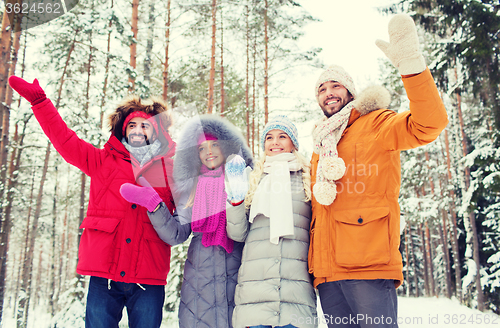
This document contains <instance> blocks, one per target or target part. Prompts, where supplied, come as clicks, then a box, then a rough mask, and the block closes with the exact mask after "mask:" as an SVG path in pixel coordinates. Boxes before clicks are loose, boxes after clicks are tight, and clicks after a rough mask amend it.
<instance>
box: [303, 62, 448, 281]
mask: <svg viewBox="0 0 500 328" xmlns="http://www.w3.org/2000/svg"><path fill="white" fill-rule="evenodd" d="M403 83H404V87H405V89H406V92H407V95H408V98H409V100H410V110H409V111H405V112H402V113H396V112H394V111H392V110H388V109H378V108H370V105H366V104H364V105H363V106H361V104H357V103H355V105H356V107H355V108H356V109H353V110H352V112H351V116H350V118H349V122H348V125H347V128H346V129H345V131H344V133H343V135H342V138H341V139H340V141H339V143H338V145H337V150H338V154H339V157H341V158H342V159H343V160H344V162H345V164H346V167H347V170H346V173H345V175H344V176H343V177H342V178H341V179H340V180H338V181H337V192H338V194H337V198H336V199H335V201H334V202H333V203H332V204H331V205H328V206H324V205H321V204H319V203H318V202H317V201H316V199H315V198H314V197H313V200H312V212H313V216H312V221H311V230H310V235H311V238H310V239H311V242H310V248H309V259H308V260H309V272H310V273H312V274H313V275H314V278H315V279H314V286H315V287H316V286H317V285H318V284H320V283H323V282H328V281H337V280H345V279H394V281H395V285H396V287H398V286H400V285H401V283H402V282H403V263H402V258H401V254H400V252H399V244H400V230H399V228H400V210H399V204H398V196H399V188H400V185H401V172H400V171H401V163H400V157H399V154H400V151H401V150H406V149H410V148H416V147H418V146H422V145H425V144H428V143H430V142H432V141H434V140H435V139H436V138H437V137H438V136H439V134H440V133H441V131H442V130H443V129H444V128H445V127H446V125H447V124H448V117H447V114H446V109H445V107H444V105H443V102H442V101H441V98H440V96H439V93H438V90H437V88H436V85H435V83H434V80H433V78H432V75H431V73H430V71H429V69H426V70H425V71H424V72H422V73H420V74H418V75H415V76H412V77H407V78H405V77H404V78H403ZM359 98H361V97H359ZM358 105H359V106H358ZM358 108H363V111H362V112H360V110H359V109H358ZM318 160H319V155H318V154H316V153H314V154H313V156H312V159H311V164H312V170H311V183H312V185H314V183H315V182H316V170H317V167H318Z"/></svg>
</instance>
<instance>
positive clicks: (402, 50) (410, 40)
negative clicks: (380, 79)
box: [375, 14, 427, 75]
mask: <svg viewBox="0 0 500 328" xmlns="http://www.w3.org/2000/svg"><path fill="white" fill-rule="evenodd" d="M375 44H376V45H377V47H379V48H380V49H381V50H382V51H383V52H384V53H385V55H386V56H387V57H388V58H389V59H390V60H391V62H392V64H393V65H394V66H395V67H396V68H397V69H399V73H400V74H401V75H410V74H418V73H422V72H423V71H424V70H425V68H426V67H427V66H426V64H425V59H424V56H422V53H421V52H420V49H419V42H418V35H417V28H416V27H415V22H414V21H413V19H412V18H411V17H410V16H409V15H407V14H397V15H395V16H394V17H393V18H392V19H391V21H390V22H389V43H387V42H385V41H382V40H377V41H375Z"/></svg>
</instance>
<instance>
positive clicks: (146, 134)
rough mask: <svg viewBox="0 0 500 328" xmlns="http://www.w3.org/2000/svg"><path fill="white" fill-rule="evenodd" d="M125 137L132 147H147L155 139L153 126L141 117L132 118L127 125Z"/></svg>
mask: <svg viewBox="0 0 500 328" xmlns="http://www.w3.org/2000/svg"><path fill="white" fill-rule="evenodd" d="M125 136H126V138H127V142H128V144H129V145H131V146H132V147H141V146H145V145H149V144H151V143H153V141H155V139H156V134H155V130H154V128H153V125H152V124H151V122H149V121H148V120H146V119H145V118H142V117H134V118H133V119H131V120H130V121H129V122H128V123H127V128H126V130H125Z"/></svg>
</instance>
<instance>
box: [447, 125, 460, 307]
mask: <svg viewBox="0 0 500 328" xmlns="http://www.w3.org/2000/svg"><path fill="white" fill-rule="evenodd" d="M444 138H445V149H446V167H447V172H448V175H447V181H446V185H450V184H451V181H452V178H453V177H452V174H451V154H450V143H449V140H448V129H445V130H444ZM449 197H450V204H449V207H450V216H451V229H450V231H451V249H452V252H453V267H454V272H455V296H456V297H457V299H458V300H459V302H460V303H462V302H463V296H462V275H461V272H460V255H459V251H458V231H457V230H458V229H457V215H456V211H455V192H454V190H453V188H450V190H449Z"/></svg>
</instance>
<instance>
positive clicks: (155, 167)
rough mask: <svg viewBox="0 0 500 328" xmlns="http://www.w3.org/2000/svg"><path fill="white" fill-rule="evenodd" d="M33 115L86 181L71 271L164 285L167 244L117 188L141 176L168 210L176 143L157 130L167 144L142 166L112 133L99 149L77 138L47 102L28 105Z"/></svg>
mask: <svg viewBox="0 0 500 328" xmlns="http://www.w3.org/2000/svg"><path fill="white" fill-rule="evenodd" d="M33 112H34V114H35V117H36V119H37V120H38V122H39V123H40V125H41V127H42V129H43V131H44V132H45V134H46V135H47V136H48V137H49V139H50V141H51V142H52V144H53V145H54V147H55V149H56V150H57V151H58V152H59V154H60V155H61V156H62V157H63V158H64V159H65V160H66V161H67V162H68V163H70V164H72V165H74V166H76V167H78V168H79V169H80V170H82V171H83V172H84V173H85V174H87V175H88V176H89V177H90V197H89V203H88V209H87V216H86V217H85V219H84V220H83V223H82V225H81V226H80V228H81V229H84V231H83V233H82V237H81V241H80V248H79V258H78V266H77V269H76V271H77V272H78V273H79V274H82V275H90V276H97V277H102V278H106V279H112V280H114V281H121V282H125V283H139V284H150V285H165V284H166V279H167V273H168V271H169V269H170V245H168V244H166V243H164V242H163V241H162V240H161V239H160V238H159V237H158V235H157V234H156V231H155V229H154V228H153V226H152V224H151V222H150V220H149V217H148V215H147V210H146V208H144V207H142V206H139V205H136V204H131V203H129V202H127V201H126V200H125V199H123V197H122V196H121V195H120V192H119V190H120V186H121V185H122V184H124V183H126V182H130V183H136V181H137V179H138V178H139V177H140V176H143V177H145V178H146V179H147V180H148V182H149V183H150V184H151V185H152V186H153V187H154V188H155V190H156V191H157V192H158V194H159V195H160V196H161V198H162V199H163V201H164V202H165V204H167V206H168V208H169V209H170V211H171V212H173V209H174V202H173V198H172V195H171V192H170V188H169V185H168V181H167V176H171V172H172V159H171V157H172V156H173V155H174V152H175V143H174V142H173V141H172V139H171V138H170V136H169V135H168V133H167V132H166V131H164V130H162V131H163V135H164V137H165V139H166V142H164V143H166V144H163V145H162V146H163V148H162V154H161V156H157V157H155V158H154V159H153V160H151V161H150V162H149V163H147V164H146V165H145V166H143V167H142V168H141V167H140V166H139V164H138V163H137V161H135V159H134V158H131V157H130V154H129V152H128V150H127V149H126V148H125V147H124V146H123V144H122V143H121V142H120V141H119V140H118V138H117V137H116V136H115V135H114V134H112V135H111V137H110V138H109V140H108V142H107V143H106V144H105V146H104V149H99V148H96V147H94V146H93V145H91V144H90V143H87V142H86V141H84V140H82V139H80V138H79V137H78V136H77V135H76V133H75V132H74V131H72V130H70V129H69V128H68V127H67V125H66V123H65V122H64V121H63V120H62V118H61V116H59V113H58V112H57V110H56V108H55V107H54V105H53V104H52V102H51V101H50V100H48V99H47V100H45V101H43V102H42V103H40V104H38V105H35V106H33Z"/></svg>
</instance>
